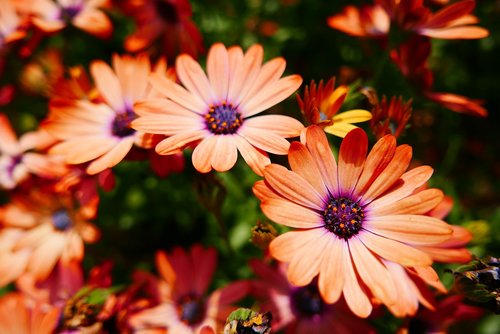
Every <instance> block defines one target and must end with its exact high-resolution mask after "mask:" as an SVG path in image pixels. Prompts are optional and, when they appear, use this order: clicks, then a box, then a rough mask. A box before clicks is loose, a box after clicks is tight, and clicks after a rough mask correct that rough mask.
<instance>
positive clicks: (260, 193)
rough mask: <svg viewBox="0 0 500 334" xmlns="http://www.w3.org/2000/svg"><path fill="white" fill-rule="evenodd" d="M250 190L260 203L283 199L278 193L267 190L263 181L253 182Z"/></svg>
mask: <svg viewBox="0 0 500 334" xmlns="http://www.w3.org/2000/svg"><path fill="white" fill-rule="evenodd" d="M252 190H253V193H254V194H255V196H256V197H257V198H258V199H259V200H261V201H266V200H268V199H283V197H281V196H280V195H278V193H276V192H274V191H273V190H272V189H271V188H269V186H268V185H267V184H266V182H265V181H264V180H260V181H257V182H255V184H254V185H253V188H252Z"/></svg>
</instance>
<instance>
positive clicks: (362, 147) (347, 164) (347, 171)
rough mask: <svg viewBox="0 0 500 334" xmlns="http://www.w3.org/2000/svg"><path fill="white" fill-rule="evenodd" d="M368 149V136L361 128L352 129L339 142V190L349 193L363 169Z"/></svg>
mask: <svg viewBox="0 0 500 334" xmlns="http://www.w3.org/2000/svg"><path fill="white" fill-rule="evenodd" d="M367 151H368V137H367V136H366V133H365V132H364V131H363V130H361V129H355V130H352V131H351V132H349V133H348V134H347V136H345V138H344V140H342V144H340V152H339V166H338V174H339V188H340V189H339V191H340V193H341V195H350V194H351V193H352V191H353V190H354V187H355V186H356V183H357V182H358V178H359V176H360V175H361V172H362V171H363V166H364V163H365V160H366V153H367Z"/></svg>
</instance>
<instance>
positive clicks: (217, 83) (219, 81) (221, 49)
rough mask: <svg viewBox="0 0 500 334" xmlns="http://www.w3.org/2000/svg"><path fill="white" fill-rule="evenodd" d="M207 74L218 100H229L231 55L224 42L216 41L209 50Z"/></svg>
mask: <svg viewBox="0 0 500 334" xmlns="http://www.w3.org/2000/svg"><path fill="white" fill-rule="evenodd" d="M207 74H208V80H209V81H210V85H211V86H212V88H213V90H214V93H215V96H216V98H217V101H227V94H228V88H229V86H228V85H229V74H230V72H229V55H228V52H227V50H226V48H225V46H224V45H223V44H222V43H215V44H214V45H212V47H211V48H210V50H209V51H208V56H207ZM229 102H231V101H229Z"/></svg>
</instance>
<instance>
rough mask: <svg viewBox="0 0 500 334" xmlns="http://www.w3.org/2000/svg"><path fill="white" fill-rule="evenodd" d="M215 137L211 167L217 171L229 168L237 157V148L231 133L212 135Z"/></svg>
mask: <svg viewBox="0 0 500 334" xmlns="http://www.w3.org/2000/svg"><path fill="white" fill-rule="evenodd" d="M214 137H215V138H217V142H216V144H215V148H214V151H213V155H212V162H211V164H212V167H213V168H214V169H215V170H216V171H218V172H225V171H228V170H229V169H231V168H232V167H233V166H234V164H235V163H236V160H237V159H238V150H237V148H236V144H235V143H234V140H233V138H234V137H235V136H231V135H219V136H214Z"/></svg>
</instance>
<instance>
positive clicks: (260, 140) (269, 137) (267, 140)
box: [238, 125, 290, 154]
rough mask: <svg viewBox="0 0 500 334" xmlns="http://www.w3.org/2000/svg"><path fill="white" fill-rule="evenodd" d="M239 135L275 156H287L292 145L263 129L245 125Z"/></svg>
mask: <svg viewBox="0 0 500 334" xmlns="http://www.w3.org/2000/svg"><path fill="white" fill-rule="evenodd" d="M238 134H239V135H240V136H242V137H243V138H245V139H246V140H247V141H248V142H249V143H250V144H252V145H253V146H255V147H257V148H259V149H261V150H263V151H265V152H269V153H273V154H287V153H288V149H289V147H290V143H289V142H288V141H287V140H286V139H285V138H283V137H281V136H279V135H277V134H275V133H273V132H271V131H266V130H263V129H257V128H249V127H246V126H245V125H243V126H242V127H241V128H240V129H239V130H238Z"/></svg>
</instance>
